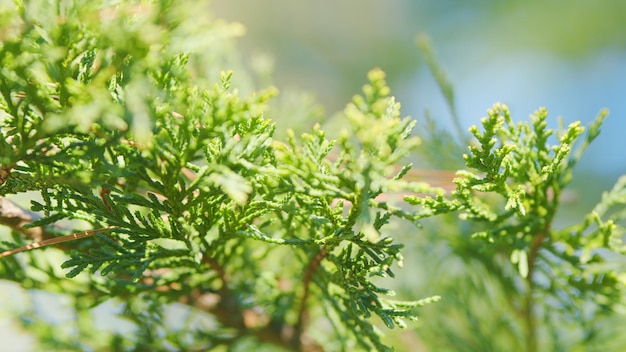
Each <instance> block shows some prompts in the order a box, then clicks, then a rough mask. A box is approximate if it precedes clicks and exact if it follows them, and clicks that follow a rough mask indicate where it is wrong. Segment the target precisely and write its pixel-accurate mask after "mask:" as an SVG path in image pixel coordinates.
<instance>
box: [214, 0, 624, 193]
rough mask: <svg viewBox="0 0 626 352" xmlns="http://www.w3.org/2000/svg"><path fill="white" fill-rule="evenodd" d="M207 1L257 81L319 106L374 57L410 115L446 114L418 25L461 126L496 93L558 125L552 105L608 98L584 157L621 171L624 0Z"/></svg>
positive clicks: (583, 105)
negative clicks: (541, 111) (231, 30)
mask: <svg viewBox="0 0 626 352" xmlns="http://www.w3.org/2000/svg"><path fill="white" fill-rule="evenodd" d="M212 7H213V10H214V15H215V16H216V17H217V18H223V19H226V20H229V21H236V22H240V23H242V24H243V25H244V26H245V27H246V28H247V30H246V34H245V35H244V36H243V37H242V38H241V39H240V40H238V46H239V49H240V51H242V52H243V53H244V54H245V57H246V58H247V59H246V60H248V61H249V63H250V64H251V65H252V66H253V67H255V68H256V69H257V70H259V71H261V72H273V75H272V77H273V80H272V81H270V80H271V79H270V78H268V82H263V81H261V82H259V83H260V84H261V85H262V84H263V83H268V84H269V83H273V84H275V85H277V86H278V87H279V88H280V89H281V90H282V91H285V92H290V93H289V94H293V91H294V90H295V91H304V92H310V93H312V94H313V95H314V96H315V98H316V101H317V102H319V103H320V104H321V106H323V107H324V109H325V114H324V115H325V116H332V115H333V114H334V113H335V112H337V111H340V110H341V109H343V107H344V106H345V104H346V103H347V102H348V101H350V99H351V97H352V96H353V95H354V94H357V93H359V92H360V89H361V86H362V85H363V84H364V82H365V75H366V73H367V71H368V70H370V69H372V68H374V67H381V68H382V69H383V70H384V71H385V72H386V73H387V74H388V82H389V84H390V86H391V88H392V94H394V95H395V96H396V98H397V99H398V101H400V102H401V103H402V105H403V113H404V114H405V115H410V116H412V117H414V118H416V119H417V120H418V121H419V120H420V119H421V118H422V117H423V116H424V112H425V110H428V111H429V112H430V115H431V116H432V117H433V118H434V119H436V120H437V121H438V122H439V123H441V124H442V125H443V126H450V121H451V120H450V114H449V111H448V109H447V106H446V104H445V103H444V99H443V97H442V95H441V93H440V91H439V88H438V87H437V85H436V83H435V81H434V79H433V78H432V74H431V73H430V72H429V70H428V68H427V66H426V64H425V62H424V56H423V54H422V53H421V52H420V50H419V49H418V48H417V45H416V38H417V37H418V35H425V36H427V37H429V38H430V42H431V45H432V47H433V49H434V50H435V52H436V56H437V60H438V62H439V64H440V65H441V66H442V68H443V69H444V70H445V72H446V74H447V76H448V79H449V80H450V81H451V83H452V85H453V86H454V89H455V98H456V108H457V111H458V115H459V117H460V119H461V123H462V125H463V128H464V129H466V128H468V127H469V126H470V125H473V124H477V123H478V122H479V120H480V118H481V117H482V116H485V111H486V109H488V108H489V107H491V105H492V104H493V103H495V102H502V103H505V104H507V105H508V106H509V108H510V109H511V113H512V115H513V117H514V119H517V120H521V119H526V118H527V116H528V115H529V114H531V113H533V112H534V111H535V110H536V109H537V108H539V107H541V106H545V107H546V108H547V109H548V112H549V113H550V115H551V119H550V121H551V123H552V124H553V126H554V127H556V126H557V117H559V116H562V117H563V118H564V121H565V123H566V124H567V123H569V122H572V121H577V120H580V121H582V122H583V123H584V124H587V123H589V122H590V121H591V120H593V118H595V116H596V115H597V114H598V112H599V111H600V109H602V108H607V109H609V111H610V115H609V118H608V119H607V120H606V122H605V124H604V127H603V132H602V135H601V137H600V138H599V139H598V140H596V142H595V143H594V144H593V145H592V148H591V150H589V152H588V154H587V155H586V157H585V158H584V160H583V165H582V166H581V168H584V169H585V170H584V171H585V172H588V173H590V174H592V175H593V174H595V175H596V176H597V177H600V178H601V179H600V180H599V182H604V183H606V184H612V183H613V182H614V180H615V178H616V177H617V176H618V175H621V174H624V173H626V157H624V156H623V154H622V151H623V150H626V138H623V134H624V133H625V132H626V2H623V1H615V0H600V1H594V2H589V1H582V0H575V1H566V0H547V1H544V0H528V1H523V2H522V1H512V0H504V1H502V0H499V1H493V0H491V1H490V0H481V1H471V2H468V1H462V0H440V1H425V0H397V1H382V0H359V1H356V0H352V1H341V2H336V1H331V0H319V1H297V2H295V1H294V2H287V1H281V0H266V1H263V2H251V1H243V0H229V1H214V2H213V6H212ZM260 77H269V74H268V75H267V76H263V75H260ZM418 129H419V127H418Z"/></svg>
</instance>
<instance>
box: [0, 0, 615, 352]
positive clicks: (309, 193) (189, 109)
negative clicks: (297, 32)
mask: <svg viewBox="0 0 626 352" xmlns="http://www.w3.org/2000/svg"><path fill="white" fill-rule="evenodd" d="M199 9H204V7H202V5H201V3H195V2H194V6H192V5H191V4H190V3H188V2H185V3H182V2H181V3H180V4H179V3H177V2H173V1H166V0H163V1H154V2H151V3H149V4H148V3H146V2H139V1H137V2H125V3H123V4H122V3H120V4H112V3H109V2H107V1H104V2H96V1H93V2H88V3H87V4H85V3H82V2H79V1H32V2H25V3H21V2H18V3H16V4H15V5H11V6H5V7H3V8H2V12H0V24H1V25H2V27H0V39H1V40H2V42H1V44H0V64H1V68H0V94H1V98H0V108H1V110H2V114H1V115H0V123H1V126H0V130H1V132H2V135H3V138H2V139H1V140H0V197H1V199H2V207H1V208H0V210H1V211H0V220H1V222H2V223H3V224H5V225H6V226H7V227H8V228H9V229H10V230H11V231H10V234H9V233H7V234H6V235H5V236H4V241H3V242H2V250H5V252H4V253H3V254H0V256H2V257H3V258H0V277H1V278H2V279H3V280H8V281H14V282H16V283H19V285H21V286H22V287H23V288H25V289H28V290H30V291H31V292H34V291H41V290H43V291H47V292H50V293H57V294H62V295H63V296H65V297H68V298H69V299H70V301H71V302H72V303H71V304H72V309H73V313H74V317H75V319H74V324H75V325H74V327H75V329H72V330H67V329H65V330H64V329H61V328H59V327H57V326H54V325H52V326H51V325H49V324H47V323H46V321H45V319H43V318H42V317H40V316H38V315H37V311H36V310H32V311H26V312H21V314H22V317H23V320H22V323H23V324H24V325H25V326H28V327H31V328H32V329H31V331H35V332H36V334H35V336H36V337H37V340H36V344H37V346H39V348H41V349H51V350H54V349H66V350H90V349H91V350H103V349H106V350H207V349H210V348H216V347H218V346H222V347H224V346H226V347H224V348H227V347H228V348H232V349H234V350H238V349H244V348H249V347H250V346H256V347H257V348H269V349H272V350H273V349H276V348H283V349H290V350H291V349H293V350H307V351H314V350H322V349H324V350H354V349H361V350H388V349H390V347H389V346H390V344H391V343H390V342H386V341H385V340H383V339H382V335H383V334H382V332H381V328H382V327H387V328H395V327H401V328H405V327H407V324H406V322H405V320H407V319H408V320H415V319H416V314H417V313H418V312H419V309H418V308H420V307H422V306H424V305H425V304H428V303H432V302H434V301H437V300H438V299H439V296H435V295H434V294H433V295H432V296H430V297H428V298H423V299H420V300H416V301H406V300H402V299H392V297H391V296H393V295H394V294H395V293H394V291H393V290H392V289H391V287H393V286H397V285H395V284H394V283H393V282H394V281H393V280H391V279H393V278H394V277H395V275H396V273H397V272H398V271H401V270H402V269H401V268H400V267H401V266H402V263H403V257H402V254H401V251H402V248H403V244H400V243H398V240H397V238H398V236H397V235H399V234H400V233H410V234H411V236H404V239H405V240H409V241H410V240H411V238H412V237H418V236H419V235H420V234H419V232H417V229H416V227H415V226H413V225H418V227H419V226H421V225H422V224H420V221H422V219H425V218H431V217H434V216H436V215H442V214H458V215H460V216H459V218H460V220H450V218H446V219H447V220H442V221H446V222H447V223H448V224H458V229H457V230H451V228H452V227H447V230H446V231H452V232H453V233H454V236H455V241H456V243H457V245H456V246H457V247H456V248H457V249H458V248H465V250H467V249H468V247H471V248H472V250H471V251H470V252H469V254H467V258H471V257H472V256H475V257H477V258H480V260H482V261H483V263H484V264H485V265H486V267H487V268H488V270H490V271H491V272H492V274H493V273H495V274H494V275H496V276H497V277H498V278H499V280H500V284H501V286H502V287H503V288H504V289H505V290H508V291H507V292H508V293H509V294H510V297H511V300H510V302H509V303H510V304H511V305H512V310H513V311H515V312H516V313H515V314H517V316H516V317H512V318H511V319H510V324H509V325H508V326H509V327H510V329H509V333H510V334H511V335H512V336H513V339H514V341H516V343H517V345H519V346H520V348H526V349H527V350H537V349H539V346H547V345H548V344H550V343H553V344H556V345H558V344H559V341H560V340H559V339H560V337H559V336H552V337H551V336H544V335H541V334H539V333H538V329H539V326H540V321H541V322H544V323H545V324H550V323H551V322H554V323H555V324H554V325H555V329H557V326H556V325H557V321H558V319H557V318H555V315H553V314H551V312H552V311H553V310H552V308H556V309H562V308H565V312H566V313H564V314H572V315H574V316H577V317H581V318H580V320H581V321H582V322H581V324H588V325H589V328H588V329H587V330H586V331H589V332H590V335H589V336H585V337H584V338H583V339H582V340H581V341H586V340H585V339H588V340H590V341H591V340H592V339H593V338H594V336H592V333H591V332H592V331H593V327H592V325H593V324H592V323H593V321H594V319H595V318H596V317H597V316H599V315H601V314H602V313H609V312H611V311H612V310H613V309H614V308H615V307H616V306H617V305H621V303H622V289H623V287H622V286H623V277H621V276H620V274H619V270H617V269H616V268H615V267H614V266H613V267H612V266H610V265H608V264H610V261H609V254H608V253H610V254H611V255H614V256H621V255H622V253H623V251H624V248H623V246H622V244H621V241H620V235H621V234H622V227H620V226H619V221H620V219H622V218H623V215H624V211H623V210H622V211H621V212H619V211H617V212H615V211H613V210H614V209H616V207H615V206H616V205H619V204H624V202H625V201H626V190H625V186H626V181H625V180H624V179H622V180H620V182H618V184H617V185H616V186H615V188H614V190H613V191H612V192H611V193H609V194H607V195H606V197H605V198H604V199H603V201H602V203H601V204H600V205H598V207H596V208H595V209H594V210H593V211H592V212H591V213H590V214H589V216H588V217H587V218H585V219H584V220H583V222H582V223H581V224H579V225H574V226H571V227H568V228H565V229H562V230H555V229H554V228H553V226H552V224H553V218H554V216H555V213H556V211H557V209H558V207H559V202H560V199H561V193H562V191H563V189H564V188H565V187H566V186H567V185H568V183H569V182H570V180H571V178H572V170H573V167H574V165H575V164H576V162H577V161H578V160H579V159H580V157H581V155H582V151H584V149H585V148H586V146H587V145H588V144H589V143H590V142H591V141H592V140H593V139H594V138H596V137H597V135H598V133H599V127H600V125H601V122H602V120H603V119H604V116H605V115H606V114H605V113H602V114H601V115H600V117H599V118H598V119H597V120H596V122H595V123H594V124H592V125H591V126H590V127H589V130H588V131H587V134H586V137H585V138H584V139H583V140H582V144H581V145H580V146H579V147H578V148H575V147H574V145H575V142H576V141H577V140H579V139H580V137H581V136H583V132H584V128H583V127H581V126H580V125H579V124H572V125H570V126H569V127H567V128H562V129H560V130H559V131H557V132H556V134H555V133H553V131H551V130H549V129H548V128H547V124H546V119H547V112H546V111H545V110H539V111H538V112H537V113H536V114H535V115H534V116H533V117H531V120H530V122H523V123H514V122H513V120H512V118H511V117H510V115H509V112H508V109H507V108H506V107H505V106H503V105H495V106H494V107H493V108H492V109H491V110H489V112H488V117H486V118H484V119H483V122H482V124H483V126H482V129H479V128H478V127H472V128H471V129H470V132H471V133H472V134H473V136H474V137H475V142H474V143H472V144H471V146H470V147H469V153H468V154H467V155H465V156H464V159H465V163H466V166H467V170H462V171H459V172H458V173H457V178H456V179H455V181H454V182H455V184H456V189H455V190H454V191H452V192H447V191H446V190H445V189H442V188H437V187H432V186H430V185H429V184H427V183H425V182H422V181H419V180H414V179H413V176H415V174H414V173H413V172H412V171H411V168H412V164H410V163H408V164H403V163H406V162H407V158H410V157H411V156H413V155H417V154H418V153H419V151H420V149H422V147H423V146H421V145H420V139H419V138H418V137H416V136H415V135H414V132H415V131H414V127H415V121H414V120H412V119H410V118H407V117H404V118H403V117H402V116H401V113H400V105H399V104H398V103H397V102H396V101H395V100H394V98H393V97H392V96H391V95H390V89H389V88H388V87H387V85H386V83H385V75H384V73H383V72H382V71H381V70H379V69H374V70H372V71H370V73H369V75H368V81H369V82H368V83H367V84H366V85H365V86H364V87H363V92H362V94H361V95H357V96H355V97H354V99H353V101H352V102H351V103H349V104H348V105H347V107H346V109H345V111H344V114H343V116H342V117H341V118H343V119H344V122H343V123H342V129H341V130H340V131H339V133H338V138H336V139H330V138H327V136H326V134H325V132H324V130H323V128H322V127H321V126H320V125H318V124H314V125H313V127H312V128H311V131H310V132H309V133H305V134H302V135H299V136H296V135H295V133H293V132H287V133H286V134H285V135H286V137H285V138H284V140H280V139H278V138H277V137H276V135H275V129H276V123H275V122H274V119H272V116H270V115H271V114H269V113H268V108H267V104H268V102H269V101H271V99H273V97H274V96H275V95H276V94H277V90H276V89H275V88H269V89H265V90H261V91H250V92H249V93H246V94H244V93H242V92H240V91H239V90H238V89H237V88H236V87H237V86H239V85H240V86H241V87H242V90H243V91H247V90H250V89H249V88H248V87H249V84H247V83H246V82H247V81H246V79H245V78H241V80H240V81H237V73H234V74H233V73H232V71H229V70H228V68H230V67H229V65H231V64H230V63H231V62H233V61H232V60H233V58H232V53H231V48H230V47H229V46H228V44H227V43H228V40H227V37H229V36H231V35H233V34H236V33H237V32H238V27H237V26H236V25H228V24H225V23H222V22H220V21H215V20H207V19H206V17H205V16H206V13H201V12H202V11H199ZM442 79H443V78H442ZM442 85H445V82H442ZM450 96H451V94H450ZM282 121H283V123H284V121H288V119H283V120H282ZM424 139H425V143H426V144H428V143H430V142H431V141H432V140H429V139H428V137H424ZM433 143H434V142H433ZM550 143H555V144H554V145H550ZM440 152H441V151H440ZM444 152H445V151H444ZM401 165H404V166H401ZM398 193H399V194H406V195H407V196H406V197H404V199H403V201H402V202H396V201H393V199H395V198H393V197H390V195H391V194H398ZM6 196H9V197H13V198H12V199H15V201H16V202H18V203H19V201H21V200H24V199H26V198H28V199H30V209H29V210H26V209H23V208H20V207H18V206H16V205H15V204H14V203H12V202H10V201H8V200H7V198H6ZM398 220H402V221H403V222H404V224H405V225H399V222H398ZM406 224H410V225H411V226H410V227H409V226H406ZM430 224H432V222H429V223H428V224H427V225H425V226H428V225H430ZM402 226H404V227H402ZM466 235H467V236H466ZM447 236H452V235H450V234H448V235H447ZM69 240H74V241H69ZM31 242H34V244H29V243H31ZM450 243H451V246H452V247H453V248H454V246H455V244H454V242H453V241H451V242H450ZM48 244H58V245H57V246H55V247H54V248H53V247H47V248H45V249H43V248H42V249H35V248H37V247H43V246H45V245H48ZM24 246H26V247H24ZM463 246H465V247H463ZM26 249H33V250H31V251H27V252H25V253H21V254H15V253H17V252H18V251H23V250H26ZM405 254H406V253H405ZM409 255H417V254H415V253H409ZM513 269H514V270H513ZM425 270H426V269H424V268H417V269H416V270H415V272H416V273H419V272H420V271H425ZM444 279H445V278H444ZM405 291H406V290H402V291H401V292H402V296H405V293H406V297H408V298H410V299H415V298H416V297H417V298H420V297H425V296H428V295H429V294H423V293H422V292H405ZM435 294H436V293H435ZM406 297H403V298H406ZM444 298H445V296H444ZM107 304H109V307H114V309H115V310H118V311H119V314H118V315H119V317H122V318H124V319H125V320H126V321H127V322H131V324H126V325H123V328H122V329H120V328H117V329H116V328H111V327H109V328H108V329H96V328H95V326H96V325H94V324H95V322H94V320H93V318H94V315H95V313H94V312H95V311H96V310H97V309H98V307H102V306H105V305H107ZM431 308H432V309H435V310H436V309H437V304H435V305H431ZM112 309H113V308H112ZM176 309H180V310H181V311H183V312H185V313H184V314H183V315H186V316H185V317H181V316H178V318H172V317H171V316H172V311H174V310H176ZM109 319H112V318H109ZM172 319H173V321H174V322H172ZM516 319H517V320H516ZM518 320H519V321H523V322H524V323H520V324H518ZM423 324H424V325H426V326H427V325H428V324H429V321H424V323H423ZM109 325H110V324H109ZM585 328H587V325H585ZM442 330H445V329H442ZM426 331H428V329H426ZM554 331H557V330H554ZM425 336H426V334H425ZM259 346H260V347H259ZM263 346H265V347H263Z"/></svg>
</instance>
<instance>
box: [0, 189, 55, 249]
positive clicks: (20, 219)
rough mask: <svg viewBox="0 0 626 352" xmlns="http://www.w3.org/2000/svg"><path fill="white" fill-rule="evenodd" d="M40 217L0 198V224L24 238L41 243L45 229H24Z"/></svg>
mask: <svg viewBox="0 0 626 352" xmlns="http://www.w3.org/2000/svg"><path fill="white" fill-rule="evenodd" d="M39 217H40V216H39V215H38V214H36V213H33V212H31V211H28V210H26V209H23V208H21V207H19V206H18V205H17V204H15V203H13V202H11V201H10V200H8V199H6V198H5V197H2V196H0V224H2V225H5V226H8V227H9V228H11V229H12V230H13V231H17V232H19V233H21V234H22V235H24V237H27V238H30V239H33V240H35V241H41V240H43V239H44V237H47V236H45V229H43V228H41V227H32V228H26V225H29V224H30V223H32V222H33V221H35V220H37V219H38V218H39Z"/></svg>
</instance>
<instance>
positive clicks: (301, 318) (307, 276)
mask: <svg viewBox="0 0 626 352" xmlns="http://www.w3.org/2000/svg"><path fill="white" fill-rule="evenodd" d="M327 254H328V248H327V247H325V246H324V247H322V248H321V249H320V251H319V252H318V253H317V254H316V255H315V257H313V260H311V262H310V263H309V265H308V266H307V268H306V270H305V272H304V280H303V281H302V285H303V286H304V292H303V293H302V301H301V303H300V311H299V312H298V322H297V323H296V325H295V334H294V336H293V340H292V344H293V346H294V347H296V348H298V349H299V350H305V349H306V348H305V346H306V345H308V344H307V343H304V341H303V332H304V328H305V325H306V322H307V320H308V310H307V301H308V299H309V293H310V287H311V281H312V280H313V274H315V271H316V270H317V268H318V267H319V266H320V264H321V263H322V260H323V259H324V257H326V255H327Z"/></svg>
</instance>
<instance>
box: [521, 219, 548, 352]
mask: <svg viewBox="0 0 626 352" xmlns="http://www.w3.org/2000/svg"><path fill="white" fill-rule="evenodd" d="M546 233H547V230H545V229H544V230H543V231H542V232H540V233H539V234H537V235H536V236H535V238H534V239H533V241H532V243H531V246H530V251H529V253H528V276H526V287H527V291H526V297H525V302H524V318H525V319H524V320H525V322H526V340H527V341H526V351H527V352H535V351H537V348H538V342H537V330H536V325H537V321H536V317H535V313H534V306H535V298H534V286H535V284H534V274H535V263H536V261H537V256H538V255H539V250H540V249H541V246H542V245H543V241H544V239H545V238H546Z"/></svg>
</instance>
